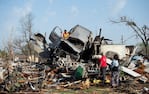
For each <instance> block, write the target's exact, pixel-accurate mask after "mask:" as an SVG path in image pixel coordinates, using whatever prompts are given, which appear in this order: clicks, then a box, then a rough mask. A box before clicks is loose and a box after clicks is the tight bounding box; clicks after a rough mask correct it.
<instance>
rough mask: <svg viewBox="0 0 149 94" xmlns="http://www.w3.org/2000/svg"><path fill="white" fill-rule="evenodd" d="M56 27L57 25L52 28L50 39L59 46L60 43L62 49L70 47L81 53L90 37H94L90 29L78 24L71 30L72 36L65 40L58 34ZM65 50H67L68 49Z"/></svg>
mask: <svg viewBox="0 0 149 94" xmlns="http://www.w3.org/2000/svg"><path fill="white" fill-rule="evenodd" d="M56 28H57V27H55V28H54V29H53V30H52V32H51V34H50V37H49V39H50V40H51V41H52V42H53V43H54V44H56V45H57V46H58V44H59V45H60V46H62V49H65V47H70V48H69V49H70V50H73V51H75V52H76V53H80V52H81V51H82V50H84V48H85V46H86V43H87V42H88V41H89V38H93V35H92V32H91V31H90V30H88V29H86V28H84V27H82V26H80V25H76V26H75V27H74V28H72V29H71V30H70V31H69V33H70V36H69V38H68V39H67V40H65V39H63V38H61V37H60V36H58V34H56V32H55V31H54V30H55V29H56ZM65 50H66V51H67V49H65Z"/></svg>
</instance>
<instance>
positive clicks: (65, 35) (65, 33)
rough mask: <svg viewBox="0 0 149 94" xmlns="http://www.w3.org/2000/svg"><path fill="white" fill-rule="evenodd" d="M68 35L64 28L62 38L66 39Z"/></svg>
mask: <svg viewBox="0 0 149 94" xmlns="http://www.w3.org/2000/svg"><path fill="white" fill-rule="evenodd" d="M68 37H69V32H67V30H64V33H63V38H64V39H68Z"/></svg>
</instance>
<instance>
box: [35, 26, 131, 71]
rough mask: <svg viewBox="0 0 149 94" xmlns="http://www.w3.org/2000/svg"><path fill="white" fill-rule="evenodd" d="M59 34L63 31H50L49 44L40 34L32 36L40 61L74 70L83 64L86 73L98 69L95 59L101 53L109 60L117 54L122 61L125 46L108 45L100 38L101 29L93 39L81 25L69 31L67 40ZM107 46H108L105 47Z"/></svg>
mask: <svg viewBox="0 0 149 94" xmlns="http://www.w3.org/2000/svg"><path fill="white" fill-rule="evenodd" d="M61 32H63V31H62V30H61V28H59V27H58V26H56V27H55V28H54V29H53V30H52V31H51V33H50V36H49V39H50V41H51V43H50V44H47V42H46V40H45V37H44V36H43V35H42V34H39V33H38V34H35V35H34V40H35V41H34V49H35V50H36V51H37V52H38V53H39V56H40V58H41V60H42V59H46V60H48V62H49V63H50V64H52V65H54V66H55V67H59V68H66V69H68V70H69V69H70V70H71V69H73V70H75V69H76V68H77V67H78V65H80V64H83V66H84V65H85V66H84V67H85V69H87V71H90V70H92V71H95V70H97V69H98V64H97V59H98V58H99V55H100V53H101V52H102V53H104V54H105V55H106V56H107V57H109V58H112V57H113V55H114V54H117V55H118V56H119V57H120V59H122V58H124V57H125V55H126V47H125V45H109V44H108V41H111V40H110V39H105V38H104V37H103V36H101V29H100V31H99V35H97V36H95V38H94V37H93V34H92V31H90V30H88V29H87V28H85V27H83V26H81V25H76V26H75V27H73V28H72V29H70V31H69V34H70V35H69V38H68V39H64V38H63V37H62V36H61V35H62V34H61ZM107 45H109V46H108V47H105V46H107ZM111 47H112V48H113V49H111ZM104 48H106V49H104ZM114 48H115V49H119V50H115V49H114ZM131 52H132V51H131ZM129 54H130V53H129Z"/></svg>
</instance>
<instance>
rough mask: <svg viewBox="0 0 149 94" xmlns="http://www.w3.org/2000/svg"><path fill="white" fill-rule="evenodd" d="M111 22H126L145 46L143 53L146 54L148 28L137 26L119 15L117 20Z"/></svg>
mask: <svg viewBox="0 0 149 94" xmlns="http://www.w3.org/2000/svg"><path fill="white" fill-rule="evenodd" d="M112 22H113V23H126V25H128V26H130V27H131V28H132V29H133V31H134V32H135V33H136V34H137V36H138V37H139V38H140V39H141V41H142V43H143V46H144V48H145V55H147V56H148V55H149V54H148V45H149V43H148V42H149V28H148V27H147V26H146V25H144V26H143V27H139V26H138V25H137V24H136V23H135V22H134V21H132V20H128V19H127V17H125V16H124V17H121V18H120V20H119V21H112Z"/></svg>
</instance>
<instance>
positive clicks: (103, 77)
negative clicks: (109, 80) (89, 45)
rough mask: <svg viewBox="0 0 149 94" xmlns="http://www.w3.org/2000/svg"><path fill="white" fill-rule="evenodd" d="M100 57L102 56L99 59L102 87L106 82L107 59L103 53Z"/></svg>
mask: <svg viewBox="0 0 149 94" xmlns="http://www.w3.org/2000/svg"><path fill="white" fill-rule="evenodd" d="M101 55H102V56H101V58H100V59H99V69H100V76H101V80H102V85H104V84H105V80H106V68H107V57H106V56H105V55H103V53H101Z"/></svg>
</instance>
